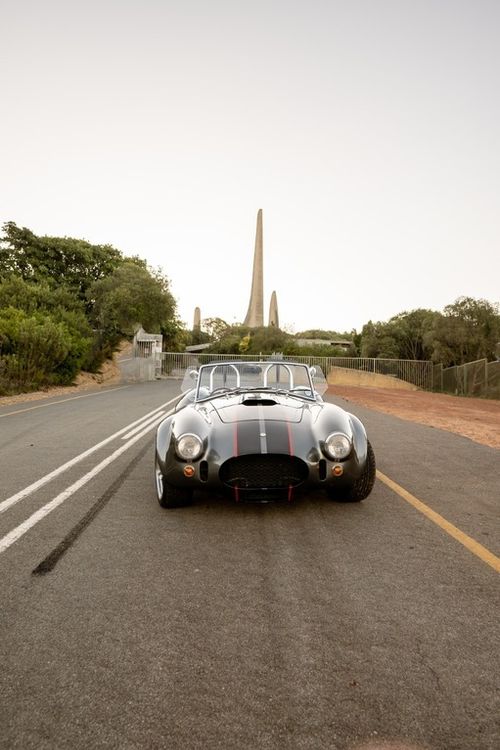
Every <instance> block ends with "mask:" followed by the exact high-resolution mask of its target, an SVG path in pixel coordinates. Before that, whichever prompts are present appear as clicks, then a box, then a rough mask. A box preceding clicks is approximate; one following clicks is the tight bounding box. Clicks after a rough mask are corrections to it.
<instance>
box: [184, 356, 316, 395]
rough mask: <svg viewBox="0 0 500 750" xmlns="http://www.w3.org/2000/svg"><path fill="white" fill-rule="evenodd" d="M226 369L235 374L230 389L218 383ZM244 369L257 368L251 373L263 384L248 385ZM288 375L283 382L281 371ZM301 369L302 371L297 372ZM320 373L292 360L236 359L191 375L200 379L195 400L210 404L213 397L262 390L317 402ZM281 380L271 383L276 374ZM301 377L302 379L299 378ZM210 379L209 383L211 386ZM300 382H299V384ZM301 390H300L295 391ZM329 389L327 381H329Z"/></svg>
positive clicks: (202, 369)
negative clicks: (219, 376) (318, 374)
mask: <svg viewBox="0 0 500 750" xmlns="http://www.w3.org/2000/svg"><path fill="white" fill-rule="evenodd" d="M224 368H226V371H225V372H226V373H228V372H229V373H231V376H232V379H233V384H232V385H231V386H228V387H227V390H223V389H224V388H225V386H224V385H221V386H218V385H217V384H214V381H215V378H216V375H217V371H219V374H221V373H222V372H223V371H224ZM244 368H247V369H249V368H256V369H255V370H254V371H252V370H251V369H250V373H252V374H254V373H258V374H259V376H260V383H258V384H255V383H249V382H245V378H244V377H242V376H244V375H246V374H247V373H245V372H244ZM281 368H283V371H284V372H285V373H286V382H284V383H281V382H279V381H280V371H281ZM296 368H298V369H296ZM316 373H317V368H311V367H310V366H309V365H308V364H306V363H304V362H289V361H283V360H279V361H274V360H273V361H262V360H252V361H247V360H233V361H223V362H209V363H206V364H202V365H201V366H200V368H199V370H198V371H197V372H196V373H195V372H194V371H192V372H191V377H196V385H195V387H194V391H195V393H194V401H195V402H200V401H207V400H210V399H211V398H217V397H220V396H224V395H225V396H231V395H234V394H235V393H245V392H249V393H254V394H255V393H258V392H259V391H262V392H265V393H267V394H269V393H276V394H278V393H279V394H281V395H286V396H288V395H289V396H292V397H296V398H300V399H305V400H307V401H316V400H317V398H318V396H319V394H318V391H317V389H316V388H315V384H314V382H313V376H314V375H315V374H316ZM320 373H321V377H322V378H323V380H324V375H323V373H322V372H321V370H320ZM273 374H274V376H275V377H277V379H278V382H274V383H272V382H270V381H271V379H272V375H273ZM299 374H300V377H298V376H299ZM207 380H208V383H207ZM297 381H299V382H298V383H297ZM294 388H297V389H298V390H293V389H294ZM325 389H326V381H325Z"/></svg>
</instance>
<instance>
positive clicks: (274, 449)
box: [265, 420, 290, 454]
mask: <svg viewBox="0 0 500 750" xmlns="http://www.w3.org/2000/svg"><path fill="white" fill-rule="evenodd" d="M265 424H266V435H267V452H268V453H286V454H288V453H289V452H290V451H289V438H288V423H287V422H281V421H275V420H266V423H265Z"/></svg>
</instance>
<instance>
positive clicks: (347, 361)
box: [126, 352, 500, 399]
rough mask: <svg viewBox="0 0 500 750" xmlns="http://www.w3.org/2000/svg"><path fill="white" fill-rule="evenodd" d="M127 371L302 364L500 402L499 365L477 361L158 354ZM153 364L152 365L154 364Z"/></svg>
mask: <svg viewBox="0 0 500 750" xmlns="http://www.w3.org/2000/svg"><path fill="white" fill-rule="evenodd" d="M141 354H142V357H139V358H136V360H137V361H138V360H139V359H142V360H143V361H142V363H140V364H141V365H142V366H141V367H140V368H139V367H135V369H134V368H133V366H132V363H131V368H130V376H129V377H128V378H127V376H126V379H131V380H153V379H155V378H160V377H174V378H179V379H182V378H183V377H184V373H185V371H186V370H187V369H197V368H198V367H200V365H203V364H207V363H210V362H231V361H234V360H247V361H251V360H263V361H265V360H272V359H282V360H284V361H293V362H302V363H305V364H308V365H310V366H311V367H312V366H314V367H320V368H321V370H322V371H323V373H324V374H325V376H326V377H328V374H329V373H330V371H331V369H332V368H334V367H340V368H344V369H350V370H358V371H361V372H367V373H374V374H376V375H388V376H390V377H393V378H397V379H399V380H403V381H405V382H407V383H411V384H413V385H415V386H416V387H417V388H420V389H422V390H426V391H435V392H438V393H451V394H453V395H457V396H477V397H486V398H498V399H500V361H497V362H488V361H487V360H486V359H480V360H477V361H476V362H468V363H467V364H464V365H459V366H457V367H446V368H445V367H443V365H441V364H438V365H435V364H433V363H432V362H429V361H420V360H407V359H376V358H373V357H314V356H296V355H293V356H286V355H282V354H271V355H262V356H260V357H259V356H255V355H250V354H246V355H245V354H243V355H242V354H201V353H193V352H160V353H157V354H156V355H154V356H150V357H149V358H147V359H146V361H147V362H149V363H150V366H149V367H147V368H145V366H144V361H145V357H144V352H141ZM153 360H154V362H153Z"/></svg>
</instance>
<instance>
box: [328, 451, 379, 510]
mask: <svg viewBox="0 0 500 750" xmlns="http://www.w3.org/2000/svg"><path fill="white" fill-rule="evenodd" d="M375 475H376V464H375V453H374V452H373V448H372V446H371V444H370V442H369V441H368V446H367V452H366V464H365V468H364V470H363V473H362V474H361V476H360V477H359V478H358V479H356V480H355V482H354V483H353V484H352V485H351V486H350V487H348V488H345V489H344V490H341V491H339V490H336V489H335V488H329V489H328V494H329V496H330V497H331V498H332V500H337V502H339V503H359V502H361V500H364V499H365V498H367V497H368V495H369V494H370V492H371V491H372V489H373V485H374V484H375Z"/></svg>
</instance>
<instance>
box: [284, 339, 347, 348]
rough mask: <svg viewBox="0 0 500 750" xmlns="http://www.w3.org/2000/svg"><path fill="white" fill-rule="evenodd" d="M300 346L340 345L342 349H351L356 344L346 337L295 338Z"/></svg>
mask: <svg viewBox="0 0 500 750" xmlns="http://www.w3.org/2000/svg"><path fill="white" fill-rule="evenodd" d="M295 342H296V343H297V344H298V345H299V346H338V347H339V348H342V349H350V348H351V347H352V346H354V343H353V342H352V341H346V340H345V339H295Z"/></svg>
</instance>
